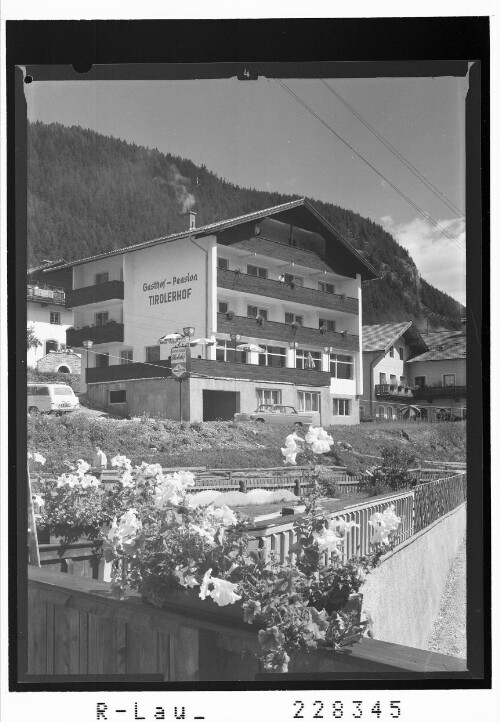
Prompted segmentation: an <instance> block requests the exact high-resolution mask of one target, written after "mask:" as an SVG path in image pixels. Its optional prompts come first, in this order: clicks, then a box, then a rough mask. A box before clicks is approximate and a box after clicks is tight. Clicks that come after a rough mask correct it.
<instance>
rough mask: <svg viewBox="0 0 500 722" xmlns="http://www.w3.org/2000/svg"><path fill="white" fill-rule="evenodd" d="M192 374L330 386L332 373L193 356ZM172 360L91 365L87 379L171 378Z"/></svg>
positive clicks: (98, 381)
mask: <svg viewBox="0 0 500 722" xmlns="http://www.w3.org/2000/svg"><path fill="white" fill-rule="evenodd" d="M191 374H192V375H196V376H206V377H208V378H218V379H244V380H245V381H272V382H273V383H293V384H297V385H299V386H329V385H330V374H329V373H326V372H324V371H316V370H314V369H293V368H286V367H281V366H279V367H275V366H258V365H257V364H247V363H234V362H230V361H212V360H209V359H196V358H193V359H191ZM171 375H172V374H171V370H170V361H155V363H154V365H151V364H143V363H131V364H122V365H116V366H115V365H112V366H101V367H96V368H89V369H87V371H86V376H85V380H86V382H87V383H88V384H97V383H102V382H104V381H127V380H129V379H152V378H169V377H170V376H171Z"/></svg>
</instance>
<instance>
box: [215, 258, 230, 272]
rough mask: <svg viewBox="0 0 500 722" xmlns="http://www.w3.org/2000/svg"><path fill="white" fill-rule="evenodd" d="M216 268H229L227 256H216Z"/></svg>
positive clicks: (223, 269)
mask: <svg viewBox="0 0 500 722" xmlns="http://www.w3.org/2000/svg"><path fill="white" fill-rule="evenodd" d="M217 268H220V269H221V270H222V271H227V270H228V268H229V261H228V259H227V258H217Z"/></svg>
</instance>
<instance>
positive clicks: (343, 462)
mask: <svg viewBox="0 0 500 722" xmlns="http://www.w3.org/2000/svg"><path fill="white" fill-rule="evenodd" d="M402 430H405V431H406V433H407V434H408V435H409V437H410V441H407V440H406V439H404V438H403V437H402V436H401V431H402ZM291 431H292V429H290V430H288V429H285V428H282V427H272V426H270V425H266V426H265V427H264V428H259V427H256V426H254V425H253V424H236V423H235V422H232V421H228V422H215V421H213V422H203V423H200V422H195V423H192V424H189V423H185V424H179V423H178V422H174V421H169V420H158V419H133V420H123V419H115V418H109V417H106V416H103V415H98V414H95V413H92V412H89V411H83V410H82V411H78V412H75V413H73V414H68V415H66V416H62V417H52V416H40V417H34V418H31V417H28V446H29V449H30V450H32V451H39V452H40V453H42V454H43V455H44V456H46V458H47V464H46V470H47V471H50V472H61V471H63V470H64V469H65V465H64V462H65V461H70V462H73V461H75V460H76V459H78V458H84V459H86V460H88V461H91V460H92V457H93V448H92V447H93V446H94V445H95V444H99V445H100V446H101V447H102V448H103V449H104V451H105V453H106V454H107V456H108V461H109V460H110V458H111V457H113V456H114V455H116V454H125V455H127V456H128V457H129V458H130V459H131V460H132V462H133V463H134V464H140V463H141V462H142V461H147V462H150V463H153V462H154V463H156V462H158V463H160V464H162V465H163V466H203V467H207V468H244V467H268V466H282V464H283V457H282V455H281V452H280V447H281V446H283V444H284V440H285V437H286V435H287V434H288V433H290V432H291ZM330 431H331V434H332V436H333V438H334V440H335V441H336V442H338V441H343V442H346V443H349V444H351V446H352V447H353V450H354V451H357V452H359V453H362V454H371V455H374V456H376V455H379V454H380V450H381V449H382V447H384V446H387V445H397V446H399V447H400V448H404V449H406V450H407V451H410V452H412V453H414V454H415V455H416V457H417V459H418V460H420V461H421V460H424V459H425V460H432V459H435V460H441V461H444V460H447V461H464V460H465V424H463V423H451V422H450V423H442V424H414V423H408V422H407V423H403V422H402V423H399V422H392V423H390V422H387V423H380V424H379V423H377V424H375V423H371V424H361V425H359V426H337V427H335V428H334V429H331V430H330ZM330 459H331V462H333V463H335V464H337V465H340V466H347V467H348V469H349V470H350V471H351V472H353V473H356V472H359V471H361V470H363V469H365V468H366V467H367V466H371V465H372V464H373V463H374V460H370V459H368V458H367V459H365V458H362V457H359V456H356V455H355V454H353V453H352V452H350V451H345V450H343V449H341V448H340V447H337V446H335V447H334V453H333V455H331V456H330ZM298 461H299V463H300V457H299V458H298ZM325 461H326V459H325Z"/></svg>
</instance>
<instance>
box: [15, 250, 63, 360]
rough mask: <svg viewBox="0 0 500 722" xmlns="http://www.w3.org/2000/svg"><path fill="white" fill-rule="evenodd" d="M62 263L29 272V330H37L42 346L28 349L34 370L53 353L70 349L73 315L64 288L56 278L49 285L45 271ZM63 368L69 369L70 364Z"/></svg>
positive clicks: (37, 336)
mask: <svg viewBox="0 0 500 722" xmlns="http://www.w3.org/2000/svg"><path fill="white" fill-rule="evenodd" d="M60 263H61V261H57V262H55V263H51V262H46V263H44V264H43V265H42V266H40V267H38V268H34V269H31V270H29V271H28V287H27V296H26V301H27V303H26V311H27V321H28V328H31V329H32V330H33V334H34V336H35V338H37V339H38V341H40V345H38V346H33V347H31V348H30V349H28V353H27V363H28V366H29V367H31V368H36V367H37V366H38V362H39V361H40V360H41V359H43V358H44V357H46V356H48V355H49V354H50V353H51V352H52V351H57V352H59V351H63V350H65V349H66V331H67V329H68V328H70V327H71V326H72V325H73V311H72V310H71V309H69V308H67V307H66V293H65V289H64V287H63V286H59V285H58V284H57V282H56V280H55V278H51V282H50V284H48V283H47V278H46V277H44V276H43V275H42V272H43V271H44V270H46V269H48V268H54V267H56V266H57V265H59V264H60ZM62 365H64V366H68V363H64V364H62ZM51 370H52V369H51ZM54 370H57V369H54Z"/></svg>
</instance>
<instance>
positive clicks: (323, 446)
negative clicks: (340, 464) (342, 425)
mask: <svg viewBox="0 0 500 722" xmlns="http://www.w3.org/2000/svg"><path fill="white" fill-rule="evenodd" d="M305 440H306V443H307V444H309V446H310V447H311V450H312V451H313V452H314V453H315V454H325V453H327V452H328V451H330V447H331V445H332V444H333V439H332V437H331V436H330V435H329V434H327V432H326V431H325V430H324V429H323V428H321V426H310V427H309V430H308V432H307V434H306V436H305Z"/></svg>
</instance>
